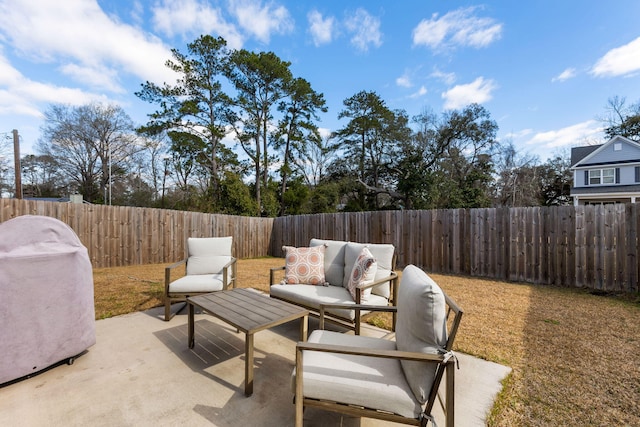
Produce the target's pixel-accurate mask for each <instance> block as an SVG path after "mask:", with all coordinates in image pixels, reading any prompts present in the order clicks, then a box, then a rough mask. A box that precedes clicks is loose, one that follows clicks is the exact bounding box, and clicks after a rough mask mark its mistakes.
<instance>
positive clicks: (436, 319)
mask: <svg viewBox="0 0 640 427" xmlns="http://www.w3.org/2000/svg"><path fill="white" fill-rule="evenodd" d="M397 307H398V318H397V322H396V346H397V348H398V350H400V351H410V352H420V353H431V354H438V353H439V352H442V351H443V350H444V348H445V346H446V343H447V316H446V300H445V297H444V293H443V292H442V290H441V289H440V287H439V286H438V285H437V284H436V283H435V282H434V281H433V279H431V278H430V277H429V276H428V275H427V273H425V272H424V271H422V270H421V269H419V268H418V267H416V266H414V265H408V266H407V267H405V269H404V270H403V272H402V280H401V282H400V288H399V289H398V302H397ZM401 363H402V370H403V371H404V375H405V377H406V380H407V382H408V383H409V386H410V387H411V390H412V391H413V393H414V395H415V397H416V399H417V400H418V401H419V402H420V403H424V402H426V400H427V399H428V397H429V392H430V390H431V385H432V384H433V381H434V378H435V372H436V368H437V365H436V364H434V363H426V362H416V361H410V360H402V361H401Z"/></svg>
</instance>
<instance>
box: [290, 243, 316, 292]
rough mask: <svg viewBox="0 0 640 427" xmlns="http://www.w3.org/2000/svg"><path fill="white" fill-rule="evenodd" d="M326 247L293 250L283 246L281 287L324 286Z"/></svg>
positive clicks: (291, 247)
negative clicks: (283, 263) (300, 285)
mask: <svg viewBox="0 0 640 427" xmlns="http://www.w3.org/2000/svg"><path fill="white" fill-rule="evenodd" d="M325 249H326V246H324V245H322V246H314V247H312V248H294V247H293V246H283V247H282V250H283V251H285V253H286V257H285V261H286V264H285V269H284V280H283V281H282V284H283V285H287V284H288V285H293V284H304V285H322V286H324V285H325V277H324V251H325Z"/></svg>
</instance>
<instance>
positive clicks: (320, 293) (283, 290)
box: [269, 284, 388, 321]
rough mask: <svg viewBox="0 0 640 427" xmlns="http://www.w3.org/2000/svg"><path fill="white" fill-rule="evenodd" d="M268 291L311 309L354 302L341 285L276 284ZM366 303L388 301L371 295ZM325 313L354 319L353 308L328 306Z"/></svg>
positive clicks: (385, 303) (385, 302)
mask: <svg viewBox="0 0 640 427" xmlns="http://www.w3.org/2000/svg"><path fill="white" fill-rule="evenodd" d="M269 293H270V294H271V296H272V297H275V298H280V299H283V300H285V301H289V302H292V303H293V304H299V305H303V306H305V307H309V308H311V309H313V310H320V304H355V302H354V301H353V298H351V294H350V293H349V291H348V290H347V289H346V288H343V287H341V286H309V285H282V284H276V285H273V286H270V287H269ZM367 304H370V305H387V304H388V301H387V299H386V298H384V297H381V296H379V295H371V296H370V297H369V300H368V301H367ZM327 313H329V314H331V315H333V316H336V317H340V318H342V319H345V320H350V321H353V320H354V319H355V310H348V309H337V308H330V309H328V310H327ZM361 314H364V312H361Z"/></svg>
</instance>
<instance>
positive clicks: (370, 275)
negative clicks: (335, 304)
mask: <svg viewBox="0 0 640 427" xmlns="http://www.w3.org/2000/svg"><path fill="white" fill-rule="evenodd" d="M376 271H378V264H377V263H376V259H375V258H374V257H373V255H371V252H370V251H369V249H367V248H366V247H364V248H362V251H361V252H360V255H359V256H358V259H357V260H356V262H355V264H354V265H353V268H352V269H351V276H349V283H347V289H349V293H350V294H351V297H352V298H353V299H354V300H355V299H356V288H362V287H363V286H365V285H368V284H371V283H373V280H374V278H375V276H376ZM369 295H371V288H366V289H364V290H363V291H362V295H361V299H362V300H361V301H360V302H365V301H367V300H368V299H369Z"/></svg>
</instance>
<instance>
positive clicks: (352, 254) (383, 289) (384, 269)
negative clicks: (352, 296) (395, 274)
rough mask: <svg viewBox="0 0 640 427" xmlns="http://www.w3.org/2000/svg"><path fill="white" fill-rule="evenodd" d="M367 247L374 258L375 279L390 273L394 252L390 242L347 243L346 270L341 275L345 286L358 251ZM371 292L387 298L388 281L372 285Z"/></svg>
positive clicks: (387, 275)
mask: <svg viewBox="0 0 640 427" xmlns="http://www.w3.org/2000/svg"><path fill="white" fill-rule="evenodd" d="M364 247H367V248H368V249H369V251H371V254H372V255H373V257H374V258H375V259H376V263H377V264H378V265H377V270H376V276H375V280H379V279H382V278H385V277H389V276H390V275H391V273H392V271H393V270H392V267H393V256H394V254H395V247H394V246H393V245H391V244H381V243H353V242H349V243H347V246H346V248H345V252H344V264H345V268H344V270H345V271H346V273H345V275H344V277H343V282H342V283H343V286H344V287H345V288H346V287H347V286H348V283H349V276H350V272H351V269H352V268H353V265H354V264H355V262H356V260H357V259H358V256H359V255H360V252H362V248H364ZM372 293H373V294H375V295H381V296H383V297H385V298H387V299H388V298H389V297H390V294H391V291H390V285H389V282H385V283H382V284H380V285H377V286H374V287H373V289H372Z"/></svg>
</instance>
